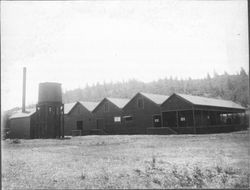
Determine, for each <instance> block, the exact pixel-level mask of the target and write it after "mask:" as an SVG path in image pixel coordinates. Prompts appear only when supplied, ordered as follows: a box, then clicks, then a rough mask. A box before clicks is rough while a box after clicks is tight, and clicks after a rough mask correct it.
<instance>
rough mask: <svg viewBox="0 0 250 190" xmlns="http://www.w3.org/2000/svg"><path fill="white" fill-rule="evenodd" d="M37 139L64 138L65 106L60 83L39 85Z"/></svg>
mask: <svg viewBox="0 0 250 190" xmlns="http://www.w3.org/2000/svg"><path fill="white" fill-rule="evenodd" d="M36 117H37V119H36V122H37V125H36V130H35V131H36V132H35V138H60V137H62V138H63V137H64V105H63V103H62V88H61V84H60V83H54V82H45V83H40V84H39V94H38V104H37V105H36Z"/></svg>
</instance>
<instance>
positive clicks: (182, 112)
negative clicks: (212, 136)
mask: <svg viewBox="0 0 250 190" xmlns="http://www.w3.org/2000/svg"><path fill="white" fill-rule="evenodd" d="M161 108H162V122H163V127H167V128H171V129H172V130H174V131H176V132H177V133H214V132H229V131H232V130H236V129H239V128H242V127H243V128H244V122H243V119H242V118H243V117H244V115H245V108H244V107H242V106H241V105H239V104H236V103H235V102H232V101H229V100H221V99H214V98H207V97H201V96H192V95H186V94H177V93H174V94H173V95H171V96H170V97H169V98H168V99H167V100H166V101H165V102H164V103H163V104H162V105H161Z"/></svg>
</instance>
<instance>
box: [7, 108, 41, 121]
mask: <svg viewBox="0 0 250 190" xmlns="http://www.w3.org/2000/svg"><path fill="white" fill-rule="evenodd" d="M35 112H36V108H32V109H26V112H22V110H18V111H17V112H15V113H13V114H12V115H11V116H10V117H9V119H15V118H22V117H30V116H31V115H33V114H34V113H35Z"/></svg>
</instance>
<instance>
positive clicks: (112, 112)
mask: <svg viewBox="0 0 250 190" xmlns="http://www.w3.org/2000/svg"><path fill="white" fill-rule="evenodd" d="M105 104H108V111H107V112H105V108H104V107H105ZM122 114H123V111H122V109H120V108H118V107H117V106H116V105H114V104H113V103H112V102H110V101H108V100H107V99H104V100H103V101H102V102H101V103H100V105H99V106H98V107H97V108H96V109H95V110H94V117H95V119H96V121H95V122H96V123H95V126H96V128H97V122H98V121H97V120H98V119H103V122H104V124H103V128H104V129H103V130H104V131H105V132H107V133H108V134H117V133H119V131H120V130H122V128H123V121H121V123H119V122H114V117H122Z"/></svg>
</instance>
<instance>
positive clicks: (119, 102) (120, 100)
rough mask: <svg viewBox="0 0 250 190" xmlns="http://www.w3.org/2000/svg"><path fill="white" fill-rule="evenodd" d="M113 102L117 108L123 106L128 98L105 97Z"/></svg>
mask: <svg viewBox="0 0 250 190" xmlns="http://www.w3.org/2000/svg"><path fill="white" fill-rule="evenodd" d="M106 99H107V100H109V101H110V102H112V103H113V104H115V105H116V106H117V107H118V108H123V107H124V106H125V105H126V104H127V103H128V102H129V101H130V100H129V99H126V98H106Z"/></svg>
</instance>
